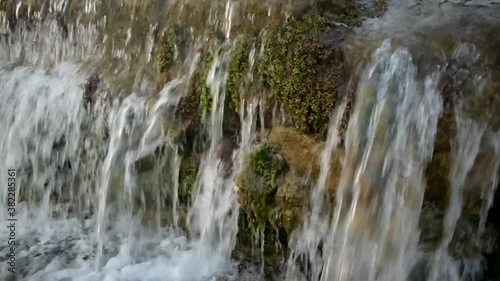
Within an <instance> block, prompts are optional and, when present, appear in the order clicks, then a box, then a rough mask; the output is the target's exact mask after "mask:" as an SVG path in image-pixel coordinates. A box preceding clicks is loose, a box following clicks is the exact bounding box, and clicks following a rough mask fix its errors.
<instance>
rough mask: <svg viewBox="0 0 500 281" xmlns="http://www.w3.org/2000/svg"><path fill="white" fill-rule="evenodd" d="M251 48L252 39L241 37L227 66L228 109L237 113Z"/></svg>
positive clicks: (248, 65) (248, 66)
mask: <svg viewBox="0 0 500 281" xmlns="http://www.w3.org/2000/svg"><path fill="white" fill-rule="evenodd" d="M251 47H252V39H251V38H250V37H249V36H245V37H243V39H242V40H241V41H240V42H239V43H238V45H237V47H236V49H235V51H234V55H233V57H232V60H231V63H230V64H229V73H228V79H227V82H226V94H227V96H228V97H230V99H229V107H230V108H231V109H233V110H236V111H238V110H239V108H240V100H241V94H242V93H241V88H242V84H243V83H244V79H245V75H247V73H248V71H249V68H250V62H249V54H250V49H251Z"/></svg>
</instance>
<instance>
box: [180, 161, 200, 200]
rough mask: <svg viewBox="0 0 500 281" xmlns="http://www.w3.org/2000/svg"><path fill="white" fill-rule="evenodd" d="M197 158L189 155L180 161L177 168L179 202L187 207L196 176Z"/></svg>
mask: <svg viewBox="0 0 500 281" xmlns="http://www.w3.org/2000/svg"><path fill="white" fill-rule="evenodd" d="M198 167H199V158H198V157H197V156H191V157H189V158H184V159H183V160H182V161H181V165H180V168H179V194H178V196H179V203H180V205H181V206H183V207H187V206H188V205H189V204H190V202H191V199H192V196H193V190H194V188H195V186H194V185H195V184H196V177H197V176H198Z"/></svg>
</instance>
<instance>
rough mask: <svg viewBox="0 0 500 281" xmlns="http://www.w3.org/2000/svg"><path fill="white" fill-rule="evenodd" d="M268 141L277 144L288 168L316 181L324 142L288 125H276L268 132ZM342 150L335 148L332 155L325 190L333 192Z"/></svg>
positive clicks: (341, 159)
mask: <svg viewBox="0 0 500 281" xmlns="http://www.w3.org/2000/svg"><path fill="white" fill-rule="evenodd" d="M269 142H271V143H276V144H279V145H280V147H281V154H282V155H283V157H284V158H285V161H286V163H287V165H288V166H290V169H291V170H292V171H294V172H295V173H296V174H297V175H299V176H307V177H309V178H310V179H312V180H313V181H317V180H318V178H319V175H320V172H321V167H320V157H321V153H322V151H323V148H324V143H321V142H317V141H316V140H315V139H314V138H312V137H310V136H307V135H304V134H301V133H299V132H298V131H297V130H295V129H293V128H290V127H283V126H276V127H274V128H273V129H272V130H271V132H270V134H269ZM342 161H343V152H342V151H341V150H336V151H335V152H334V155H332V160H331V166H330V173H329V174H328V178H327V182H326V184H327V190H328V192H329V193H330V194H335V192H336V190H337V186H338V183H339V181H340V176H341V175H342Z"/></svg>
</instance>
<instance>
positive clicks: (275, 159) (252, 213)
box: [235, 144, 287, 230]
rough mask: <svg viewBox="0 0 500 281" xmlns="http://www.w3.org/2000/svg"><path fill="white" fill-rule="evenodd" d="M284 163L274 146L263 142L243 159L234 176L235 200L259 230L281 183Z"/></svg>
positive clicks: (266, 217) (284, 170)
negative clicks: (236, 197) (236, 199)
mask: <svg viewBox="0 0 500 281" xmlns="http://www.w3.org/2000/svg"><path fill="white" fill-rule="evenodd" d="M286 170H287V166H286V163H285V161H284V160H283V159H282V158H281V156H280V155H279V154H278V153H277V151H276V149H275V148H273V147H271V146H269V145H267V144H264V145H262V146H260V147H258V148H257V149H256V150H255V151H254V152H252V153H251V154H250V155H248V157H247V158H246V159H245V161H244V164H243V168H242V171H241V173H240V174H239V175H238V176H237V178H236V181H235V182H236V185H237V186H238V201H239V203H240V206H241V208H242V209H243V210H244V211H245V212H246V213H247V215H248V216H249V219H250V220H251V221H253V222H255V224H256V226H257V227H258V228H260V229H261V230H263V229H265V227H266V223H268V221H269V213H270V210H271V208H272V207H273V206H275V200H274V196H275V194H276V191H277V190H278V187H279V186H280V185H281V184H282V182H283V179H284V174H285V173H286Z"/></svg>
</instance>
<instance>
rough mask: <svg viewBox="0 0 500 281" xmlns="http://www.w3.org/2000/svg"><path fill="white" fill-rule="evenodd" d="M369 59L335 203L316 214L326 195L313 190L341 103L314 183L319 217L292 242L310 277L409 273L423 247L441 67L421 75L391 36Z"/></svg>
mask: <svg viewBox="0 0 500 281" xmlns="http://www.w3.org/2000/svg"><path fill="white" fill-rule="evenodd" d="M372 60H373V62H372V65H371V66H369V67H368V68H367V69H366V70H365V72H364V73H363V74H362V76H361V80H360V82H359V85H358V90H357V95H356V104H355V106H354V109H353V115H352V116H351V119H350V122H349V126H348V129H347V136H346V141H345V143H346V149H345V156H344V160H343V164H342V166H343V168H342V175H341V178H340V183H339V186H338V188H337V193H336V202H335V210H334V211H333V213H331V214H330V213H328V212H327V213H325V212H322V213H321V214H318V210H317V208H318V207H317V206H316V205H317V204H318V202H321V200H316V199H315V196H317V194H321V193H322V190H323V189H324V184H325V183H324V181H325V177H326V176H327V174H328V170H329V165H330V164H328V162H325V160H327V159H328V157H330V156H329V154H331V153H332V152H333V149H332V147H334V146H333V145H334V142H333V141H335V139H336V138H337V136H336V135H337V133H336V132H337V130H338V128H337V127H338V125H336V123H337V122H338V119H339V117H338V116H342V108H340V109H339V110H338V112H337V113H336V116H335V115H334V118H333V121H332V125H331V126H330V132H329V139H328V141H329V143H327V146H326V147H325V150H324V152H323V153H324V154H323V155H322V159H321V160H322V165H321V169H322V171H321V176H320V180H319V183H318V185H317V187H316V189H315V190H314V191H313V197H312V200H313V201H314V202H316V203H314V204H316V205H313V214H312V218H315V217H316V219H315V220H316V221H312V220H311V222H309V221H306V224H305V225H304V226H303V229H302V232H301V233H300V232H299V233H298V234H297V235H298V237H297V242H296V243H297V247H296V248H293V245H292V249H294V253H295V254H294V256H295V257H297V258H306V259H307V260H308V261H309V262H310V263H311V264H312V267H311V272H310V278H311V279H312V280H332V279H334V280H406V277H407V276H408V275H409V273H410V271H411V268H412V266H413V265H414V263H415V260H416V258H417V257H418V255H419V250H418V233H419V229H418V219H419V213H420V208H421V206H422V200H423V194H424V190H425V183H424V181H423V172H424V168H425V166H426V164H427V163H428V162H429V161H430V158H431V156H432V151H433V143H434V138H435V134H436V130H437V121H438V118H439V116H440V114H441V106H440V105H441V101H440V99H441V98H440V96H439V94H438V92H437V81H438V78H439V75H438V74H437V73H436V74H430V75H429V76H427V77H425V79H424V80H423V81H419V80H418V79H417V78H416V68H415V66H414V64H413V62H412V58H411V55H410V54H409V53H408V51H407V50H406V49H404V48H395V47H393V46H392V44H391V43H390V41H385V42H384V44H383V45H382V47H380V48H379V49H378V50H377V51H376V52H375V53H374V55H373V57H372ZM330 142H332V143H330ZM325 163H326V164H325ZM314 224H315V225H314ZM311 227H314V230H313V232H312V233H314V234H319V235H318V236H316V235H313V234H312V233H311V230H310V229H311ZM311 239H312V240H311ZM318 250H320V252H318ZM294 264H295V263H294V262H290V263H289V269H288V275H289V276H290V278H291V279H293V276H297V273H296V270H297V269H296V266H295V265H294Z"/></svg>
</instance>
